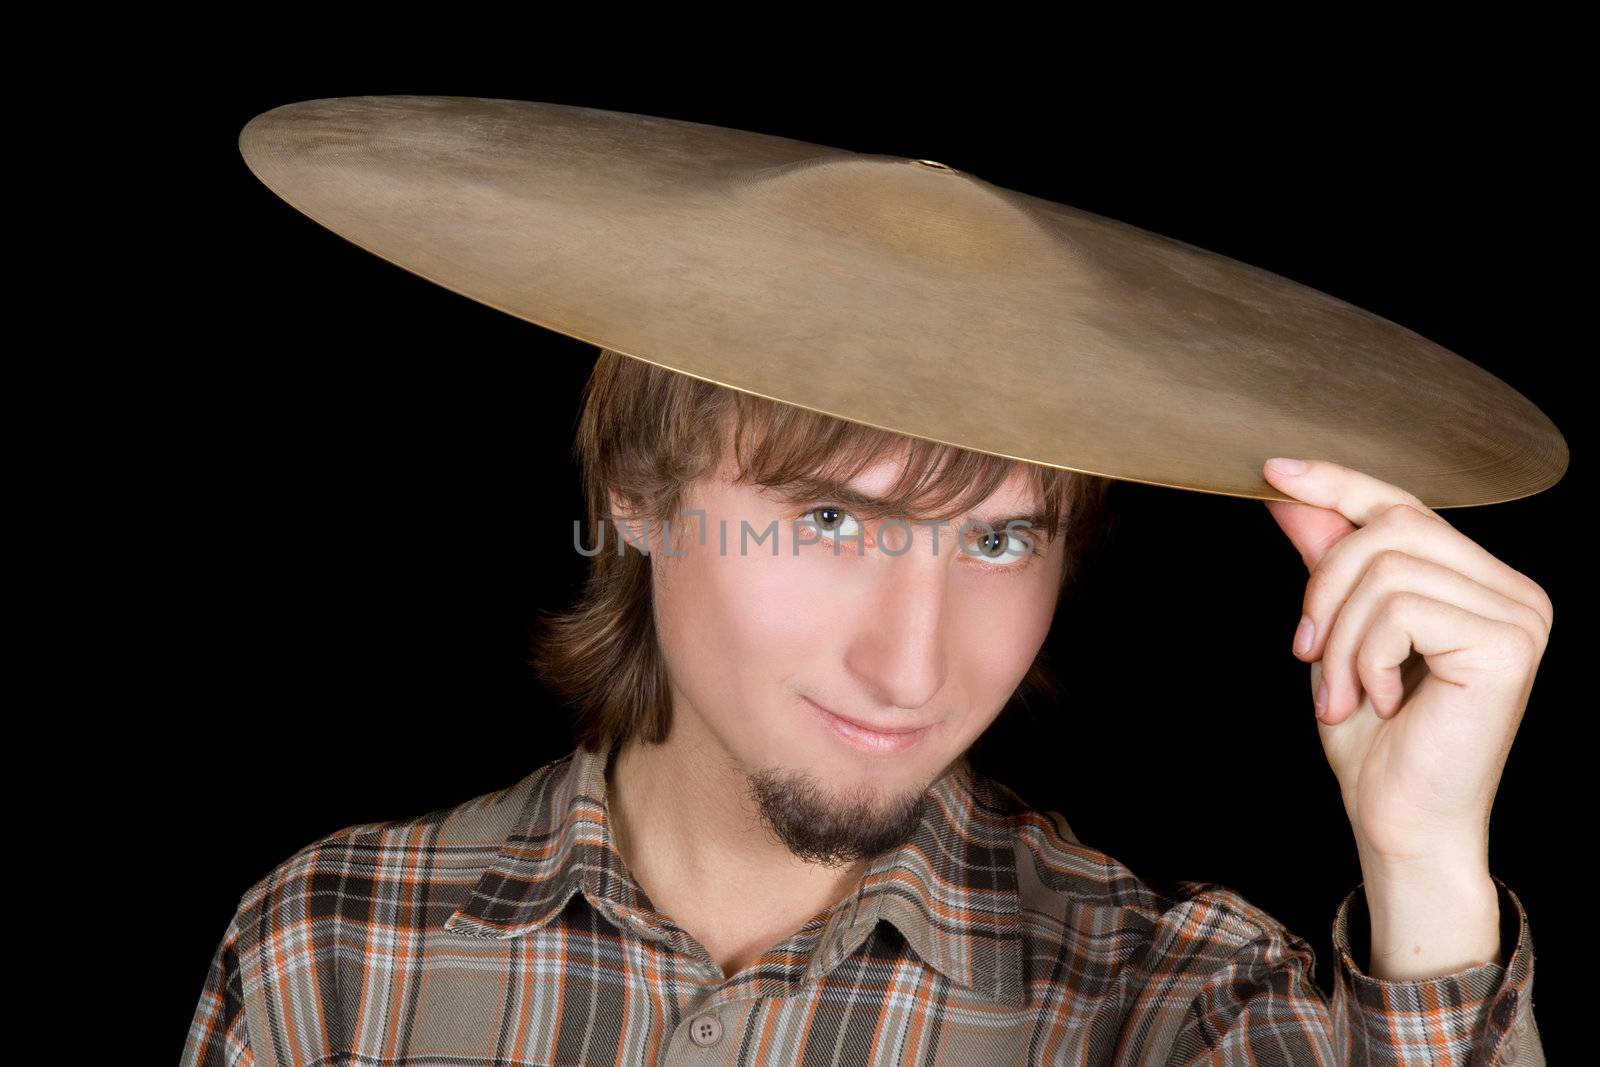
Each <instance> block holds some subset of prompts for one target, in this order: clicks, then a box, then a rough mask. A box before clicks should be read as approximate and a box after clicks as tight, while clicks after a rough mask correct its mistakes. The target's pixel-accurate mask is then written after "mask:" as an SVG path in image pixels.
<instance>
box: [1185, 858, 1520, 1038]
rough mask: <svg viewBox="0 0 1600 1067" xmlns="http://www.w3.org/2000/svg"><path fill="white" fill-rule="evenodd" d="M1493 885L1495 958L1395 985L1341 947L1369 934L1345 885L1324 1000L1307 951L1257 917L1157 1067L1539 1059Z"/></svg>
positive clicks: (1357, 900) (1509, 902)
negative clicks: (1253, 931)
mask: <svg viewBox="0 0 1600 1067" xmlns="http://www.w3.org/2000/svg"><path fill="white" fill-rule="evenodd" d="M1494 882H1495V886H1496V888H1497V890H1498V891H1499V894H1500V929H1501V956H1502V959H1503V960H1504V961H1505V962H1503V963H1483V964H1479V965H1477V966H1475V967H1470V968H1468V969H1466V970H1463V971H1457V972H1456V973H1454V974H1450V975H1444V976H1441V977H1435V978H1423V979H1414V980H1406V981H1395V980H1390V979H1383V978H1374V977H1373V976H1371V975H1369V974H1367V973H1366V972H1365V971H1363V970H1362V969H1361V967H1360V966H1359V965H1358V964H1357V962H1356V959H1355V957H1354V956H1353V955H1352V953H1351V947H1350V939H1351V936H1352V933H1353V932H1355V933H1358V934H1359V936H1360V937H1361V938H1362V939H1363V940H1364V939H1365V938H1367V937H1368V936H1369V935H1368V933H1367V927H1366V925H1365V924H1366V921H1367V917H1366V897H1365V895H1364V894H1363V893H1362V891H1361V889H1362V887H1361V886H1357V887H1356V888H1355V889H1354V890H1352V891H1351V892H1350V894H1349V895H1347V896H1346V897H1345V899H1344V900H1343V902H1341V903H1340V905H1339V909H1338V912H1337V914H1336V915H1335V917H1334V925H1333V945H1334V952H1335V961H1334V972H1335V973H1334V982H1335V985H1334V993H1333V1000H1332V1004H1331V1005H1330V1004H1329V1002H1328V1000H1327V998H1326V996H1325V995H1324V994H1323V992H1322V990H1321V988H1320V987H1318V986H1317V984H1316V981H1315V973H1316V970H1315V957H1314V955H1313V953H1312V950H1311V947H1310V946H1309V945H1308V944H1306V942H1305V941H1304V940H1302V939H1301V938H1299V937H1297V936H1295V935H1294V934H1293V933H1291V932H1289V931H1288V930H1287V929H1286V928H1284V927H1283V926H1282V924H1280V923H1277V922H1275V921H1272V920H1270V918H1267V917H1266V916H1265V915H1264V913H1257V915H1258V916H1259V917H1260V918H1261V919H1263V920H1265V921H1264V922H1263V923H1262V925H1264V926H1265V930H1264V932H1262V933H1261V934H1260V935H1259V936H1257V937H1254V938H1252V939H1250V940H1248V941H1247V942H1245V943H1244V944H1242V945H1241V946H1240V947H1239V948H1238V949H1236V950H1234V951H1232V952H1231V953H1229V954H1228V956H1227V958H1226V959H1225V961H1224V963H1223V965H1222V966H1220V967H1218V968H1216V969H1215V970H1214V971H1212V972H1211V973H1210V974H1208V975H1207V977H1206V980H1205V981H1204V983H1203V984H1202V985H1201V987H1200V989H1199V994H1198V996H1196V997H1195V998H1194V999H1193V1000H1192V1001H1191V1002H1189V1003H1188V1004H1187V1006H1186V1010H1185V1011H1184V1014H1183V1017H1182V1021H1181V1024H1180V1025H1179V1027H1178V1031H1177V1033H1176V1034H1175V1035H1173V1041H1172V1044H1171V1045H1169V1046H1168V1048H1169V1051H1170V1057H1169V1058H1167V1059H1166V1063H1167V1065H1168V1067H1199V1065H1202V1064H1205V1065H1216V1067H1234V1065H1237V1067H1244V1065H1247V1064H1248V1065H1251V1067H1256V1065H1259V1064H1264V1063H1276V1064H1293V1065H1295V1067H1300V1065H1302V1064H1305V1065H1318V1067H1355V1065H1361V1067H1414V1065H1415V1067H1421V1065H1427V1067H1455V1065H1460V1067H1466V1065H1468V1064H1471V1065H1472V1067H1511V1065H1515V1067H1527V1065H1537V1067H1543V1065H1544V1063H1545V1058H1544V1049H1543V1046H1542V1045H1541V1043H1540V1039H1539V1031H1538V1028H1537V1027H1536V1026H1535V1025H1534V1022H1533V1001H1532V990H1533V944H1532V940H1531V937H1530V934H1529V930H1528V919H1527V915H1526V914H1525V913H1524V911H1523V909H1522V904H1521V902H1520V901H1519V900H1518V899H1517V897H1516V894H1515V893H1513V892H1512V891H1511V890H1510V888H1509V887H1507V886H1506V884H1505V883H1504V882H1502V881H1501V880H1500V879H1499V878H1495V879H1494ZM1363 955H1364V953H1363Z"/></svg>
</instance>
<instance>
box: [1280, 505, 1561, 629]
mask: <svg viewBox="0 0 1600 1067" xmlns="http://www.w3.org/2000/svg"><path fill="white" fill-rule="evenodd" d="M1387 552H1397V553H1399V554H1401V555H1404V556H1411V557H1415V558H1417V559H1422V560H1427V561H1429V562H1432V563H1435V564H1437V565H1439V566H1441V567H1445V568H1448V569H1450V570H1454V571H1459V572H1460V573H1461V574H1462V575H1464V576H1465V577H1466V578H1468V579H1469V580H1471V581H1473V582H1476V583H1477V584H1479V585H1481V586H1484V587H1485V588H1487V589H1491V590H1493V591H1494V592H1496V593H1498V594H1499V595H1500V596H1502V597H1505V598H1506V599H1508V600H1511V601H1514V602H1516V603H1518V604H1520V605H1522V606H1523V607H1525V608H1526V609H1527V610H1528V611H1530V612H1532V613H1533V614H1534V616H1536V617H1537V620H1538V621H1537V625H1536V627H1535V628H1537V629H1539V630H1541V631H1542V632H1543V633H1544V634H1546V635H1548V633H1549V631H1550V625H1551V621H1552V615H1553V612H1552V609H1551V607H1550V598H1549V597H1548V596H1546V595H1545V592H1544V590H1543V589H1542V588H1540V587H1539V585H1538V583H1536V582H1534V581H1533V579H1531V578H1529V577H1528V576H1527V575H1525V574H1523V573H1521V572H1520V571H1516V570H1513V569H1512V568H1511V567H1509V566H1507V565H1506V564H1505V563H1504V562H1503V561H1501V560H1500V559H1498V558H1496V557H1495V556H1493V555H1491V554H1489V552H1488V551H1486V550H1485V549H1484V548H1483V546H1482V545H1479V544H1478V543H1477V542H1476V541H1473V540H1472V539H1471V538H1469V537H1467V536H1466V535H1465V534H1463V533H1462V532H1461V531H1459V530H1457V529H1456V528H1455V527H1453V526H1451V525H1450V524H1449V523H1445V522H1438V521H1435V520H1433V519H1430V518H1428V517H1427V516H1425V515H1422V514H1421V513H1420V512H1418V511H1416V509H1414V508H1412V507H1410V506H1409V505H1398V506H1396V507H1393V508H1390V509H1389V510H1388V511H1387V512H1385V513H1384V514H1383V515H1382V516H1381V517H1379V518H1378V519H1377V520H1375V521H1373V522H1371V523H1369V524H1368V525H1366V526H1363V527H1361V528H1360V529H1359V530H1356V531H1355V532H1353V533H1351V534H1350V535H1349V536H1348V537H1345V538H1343V539H1341V540H1340V541H1339V543H1338V544H1336V545H1334V546H1333V547H1332V548H1330V549H1329V550H1328V551H1327V553H1326V554H1324V555H1323V557H1322V561H1321V562H1320V563H1318V564H1317V566H1316V567H1315V568H1314V569H1313V570H1312V572H1311V577H1310V578H1309V579H1308V580H1307V581H1306V589H1305V596H1304V597H1303V598H1302V601H1301V605H1300V607H1301V613H1302V617H1303V618H1305V619H1309V620H1310V631H1311V632H1310V637H1309V643H1308V644H1306V645H1305V646H1304V647H1301V646H1299V645H1296V646H1294V649H1293V651H1294V654H1295V655H1296V656H1297V657H1298V658H1300V659H1304V660H1308V661H1309V660H1314V659H1320V658H1321V657H1323V656H1325V655H1327V646H1326V638H1327V636H1328V635H1329V633H1330V632H1331V626H1332V624H1333V619H1334V617H1335V616H1337V615H1338V614H1339V613H1340V612H1341V611H1343V610H1344V606H1345V604H1346V603H1347V602H1348V601H1349V598H1350V595H1351V593H1352V592H1353V591H1354V589H1355V586H1356V584H1357V583H1358V582H1359V581H1360V580H1361V577H1362V575H1363V574H1365V573H1366V572H1367V570H1368V569H1369V568H1370V567H1371V566H1372V563H1373V561H1374V560H1376V559H1377V558H1378V557H1380V556H1382V555H1383V554H1384V553H1387ZM1296 635H1297V636H1299V635H1300V630H1299V629H1297V630H1296Z"/></svg>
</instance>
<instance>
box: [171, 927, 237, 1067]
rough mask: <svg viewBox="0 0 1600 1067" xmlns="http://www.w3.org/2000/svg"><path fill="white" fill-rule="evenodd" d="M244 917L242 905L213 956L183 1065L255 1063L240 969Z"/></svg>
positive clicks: (215, 1066) (210, 1066)
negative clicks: (246, 1017)
mask: <svg viewBox="0 0 1600 1067" xmlns="http://www.w3.org/2000/svg"><path fill="white" fill-rule="evenodd" d="M242 917H243V911H242V909H241V910H236V911H235V912H234V916H233V918H232V919H231V920H230V921H229V922H228V928H227V931H226V932H225V933H224V934H223V936H222V943H221V944H219V945H218V946H217V950H216V952H215V954H213V956H212V957H211V969H210V970H209V971H207V972H206V981H205V986H204V987H203V988H202V989H201V991H200V1003H199V1005H198V1006H197V1007H196V1008H195V1013H194V1019H193V1021H192V1022H190V1023H189V1037H188V1040H187V1041H186V1042H185V1043H184V1046H183V1059H182V1060H180V1061H179V1067H254V1064H255V1062H256V1059H255V1053H254V1052H252V1051H251V1049H250V1030H249V1027H248V1025H247V1024H246V1019H245V1011H244V989H243V985H242V982H241V979H240V972H239V951H240V934H241V932H242Z"/></svg>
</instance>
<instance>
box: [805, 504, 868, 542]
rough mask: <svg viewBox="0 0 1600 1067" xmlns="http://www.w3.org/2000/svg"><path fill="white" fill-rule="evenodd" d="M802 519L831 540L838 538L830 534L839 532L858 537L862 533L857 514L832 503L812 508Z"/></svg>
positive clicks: (842, 535) (843, 535)
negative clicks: (854, 514) (852, 513)
mask: <svg viewBox="0 0 1600 1067" xmlns="http://www.w3.org/2000/svg"><path fill="white" fill-rule="evenodd" d="M801 521H803V522H805V523H807V524H808V525H810V526H812V527H814V528H815V529H816V531H817V532H818V533H819V534H821V535H822V536H823V537H827V538H828V540H830V541H832V540H837V538H833V537H829V536H828V535H829V534H838V535H839V536H840V537H857V536H859V535H860V534H861V523H860V522H859V521H857V519H856V518H855V516H853V515H851V514H850V513H849V512H848V511H846V510H844V509H843V508H836V507H834V506H833V505H831V504H821V505H818V506H817V507H814V508H812V509H811V510H810V511H808V512H806V513H805V514H804V515H803V516H801Z"/></svg>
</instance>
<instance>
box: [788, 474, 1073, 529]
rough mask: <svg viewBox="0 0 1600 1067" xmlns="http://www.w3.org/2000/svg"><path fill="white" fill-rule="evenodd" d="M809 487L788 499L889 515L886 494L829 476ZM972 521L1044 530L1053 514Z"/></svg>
mask: <svg viewBox="0 0 1600 1067" xmlns="http://www.w3.org/2000/svg"><path fill="white" fill-rule="evenodd" d="M805 486H806V489H807V490H808V491H807V492H804V493H799V492H790V491H783V495H784V498H785V499H786V500H789V501H791V502H793V503H796V504H798V503H800V502H802V501H810V500H813V499H817V498H823V497H826V498H827V499H829V500H832V501H836V502H838V503H840V504H846V505H849V506H850V507H852V508H857V509H860V510H861V511H862V512H864V513H866V514H867V515H869V516H870V515H883V514H887V513H888V510H889V501H887V500H885V499H883V498H882V497H877V496H872V495H870V494H868V493H863V492H861V491H860V490H857V489H852V488H851V487H850V486H848V485H845V484H844V483H842V482H836V481H831V480H829V479H811V480H808V481H807V482H806V483H805ZM971 521H974V522H981V523H984V524H986V525H987V526H988V527H989V528H990V529H994V530H1003V529H1005V524H1006V523H1008V522H1025V523H1027V524H1028V528H1029V529H1038V530H1041V531H1042V530H1043V529H1044V528H1045V527H1046V525H1047V524H1048V523H1049V521H1050V515H1049V513H1048V512H1046V511H1042V510H1040V511H1027V512H1023V513H1021V514H1011V515H1004V514H1000V513H990V514H987V515H974V516H972V520H971Z"/></svg>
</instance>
